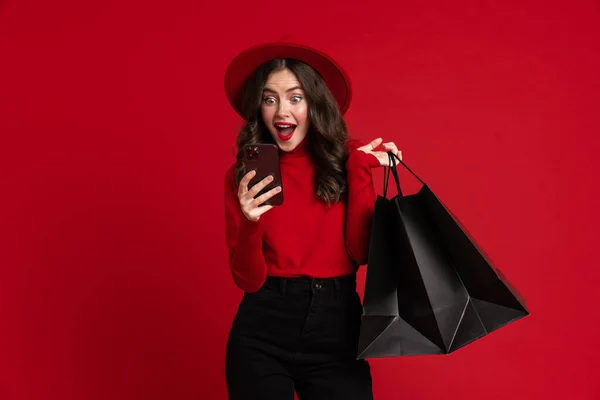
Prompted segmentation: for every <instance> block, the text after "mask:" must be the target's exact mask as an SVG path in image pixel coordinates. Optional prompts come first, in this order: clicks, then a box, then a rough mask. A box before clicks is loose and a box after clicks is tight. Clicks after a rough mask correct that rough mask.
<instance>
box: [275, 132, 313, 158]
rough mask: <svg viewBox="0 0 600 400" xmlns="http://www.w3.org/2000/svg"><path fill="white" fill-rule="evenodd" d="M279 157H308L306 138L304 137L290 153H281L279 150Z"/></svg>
mask: <svg viewBox="0 0 600 400" xmlns="http://www.w3.org/2000/svg"><path fill="white" fill-rule="evenodd" d="M279 155H280V157H281V158H288V159H289V158H296V157H306V156H308V155H309V153H308V138H307V137H306V136H305V137H304V139H302V141H301V142H300V143H299V144H298V146H296V148H295V149H294V150H292V151H283V150H281V149H279Z"/></svg>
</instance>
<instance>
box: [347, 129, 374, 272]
mask: <svg viewBox="0 0 600 400" xmlns="http://www.w3.org/2000/svg"><path fill="white" fill-rule="evenodd" d="M360 146H361V144H360V143H358V142H355V141H353V142H350V143H349V144H348V150H349V155H348V159H347V161H346V171H347V174H348V206H347V207H348V208H347V215H346V232H345V236H346V249H347V251H348V254H349V255H350V258H352V260H354V262H356V263H357V264H358V265H363V264H366V263H367V259H368V255H369V240H370V237H371V223H372V218H373V209H374V207H375V200H376V199H377V193H376V192H375V186H374V184H373V175H372V173H371V168H374V167H377V166H379V160H378V159H377V157H375V156H374V155H372V154H367V153H365V152H363V151H360V150H356V148H358V147H360Z"/></svg>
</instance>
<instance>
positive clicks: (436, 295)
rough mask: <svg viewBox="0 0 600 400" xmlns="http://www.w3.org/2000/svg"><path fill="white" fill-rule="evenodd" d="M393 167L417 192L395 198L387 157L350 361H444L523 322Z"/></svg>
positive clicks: (516, 304) (445, 221)
mask: <svg viewBox="0 0 600 400" xmlns="http://www.w3.org/2000/svg"><path fill="white" fill-rule="evenodd" d="M396 158H397V157H396ZM398 161H399V162H400V163H401V164H402V165H403V166H404V167H405V168H406V169H407V170H408V171H409V172H410V173H412V174H413V175H414V176H415V177H416V178H417V179H418V180H419V181H420V182H421V183H422V184H423V187H422V188H421V189H420V190H419V192H418V193H416V194H414V195H407V196H403V195H402V191H401V188H400V180H399V177H398V172H397V170H396V160H395V156H393V155H392V154H391V153H390V168H386V169H385V171H386V172H387V174H385V180H384V194H383V196H378V198H377V200H376V203H375V211H374V215H373V225H372V232H371V240H370V248H369V259H368V267H367V275H366V283H365V293H364V299H363V304H364V316H363V320H362V323H361V328H360V337H359V345H358V354H357V357H358V358H359V359H361V358H374V357H392V356H409V355H425V354H448V353H451V352H453V351H455V350H456V349H458V348H460V347H463V346H465V345H467V344H469V343H471V342H473V341H474V340H476V339H479V338H481V337H483V336H485V335H487V334H489V333H490V332H492V331H495V330H496V329H498V328H501V327H503V326H505V325H506V324H508V323H510V322H513V321H515V320H517V319H520V318H522V317H525V316H527V315H529V311H528V310H527V308H526V305H525V302H524V300H523V299H522V298H521V296H520V295H519V294H518V293H517V291H516V290H515V289H514V288H513V287H512V286H511V285H510V284H509V283H508V281H507V280H506V278H505V277H504V276H503V275H502V273H501V272H500V271H499V270H497V269H496V268H495V267H494V266H493V265H492V263H491V262H490V260H489V259H488V257H487V256H486V255H485V254H484V252H483V251H482V250H481V249H480V248H479V246H478V245H477V243H475V241H474V240H473V239H472V238H471V237H470V236H469V234H468V233H467V231H466V230H465V229H464V228H463V227H462V225H461V224H460V222H459V220H458V219H457V218H456V217H455V216H454V215H453V214H452V213H451V212H450V210H448V208H447V207H446V206H445V205H444V204H443V203H442V202H441V201H440V200H439V199H438V198H437V197H436V196H435V194H434V193H433V192H432V191H431V189H430V188H429V187H428V186H427V184H425V183H424V182H423V181H422V180H421V179H420V178H419V177H418V176H417V175H416V174H414V173H413V172H412V171H411V170H410V168H408V167H407V166H406V164H404V163H403V162H402V161H401V160H400V159H398ZM390 172H391V173H392V175H393V177H394V181H395V182H396V187H397V189H398V195H397V196H396V197H394V198H392V199H388V198H387V197H386V195H387V187H388V183H389V176H390ZM384 173H385V172H384Z"/></svg>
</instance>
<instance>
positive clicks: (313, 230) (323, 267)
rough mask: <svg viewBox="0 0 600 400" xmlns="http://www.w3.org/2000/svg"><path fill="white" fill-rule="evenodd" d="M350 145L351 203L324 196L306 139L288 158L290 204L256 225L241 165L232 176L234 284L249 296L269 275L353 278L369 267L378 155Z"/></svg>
mask: <svg viewBox="0 0 600 400" xmlns="http://www.w3.org/2000/svg"><path fill="white" fill-rule="evenodd" d="M361 145H362V144H360V143H358V142H356V141H351V142H349V143H348V151H349V156H348V160H347V162H346V170H347V174H348V200H347V202H346V201H344V202H339V203H335V204H332V205H331V206H328V205H327V204H326V203H325V202H323V201H322V200H320V199H319V198H318V197H317V196H316V188H315V183H314V173H315V167H314V165H313V163H312V161H311V158H310V156H309V154H308V149H307V140H306V139H305V140H303V141H302V142H301V143H300V145H298V146H297V147H296V148H295V149H294V150H293V151H291V152H283V151H281V152H280V154H281V157H280V164H281V179H282V186H283V190H284V193H285V194H284V196H285V200H284V203H283V205H281V206H276V207H274V208H273V209H271V210H269V211H267V212H266V213H265V214H263V215H262V216H261V218H260V220H259V221H257V222H253V221H250V220H248V219H247V218H246V217H245V216H244V215H243V214H242V211H241V208H240V203H239V200H238V197H237V192H238V189H237V186H236V184H235V181H234V179H233V172H234V168H235V165H233V166H232V167H231V168H230V169H229V170H227V172H226V174H225V223H226V241H227V247H228V250H229V266H230V268H231V273H232V275H233V280H234V282H235V283H236V285H237V286H238V287H240V288H241V289H242V290H244V291H245V292H248V293H254V292H256V291H258V290H259V289H260V288H261V287H262V285H263V284H264V282H265V279H266V277H267V275H269V276H282V277H298V276H308V277H314V278H323V277H334V276H341V275H346V274H350V273H353V272H354V271H355V264H357V265H362V264H366V262H367V254H368V249H369V238H370V234H371V218H372V215H373V207H374V204H375V199H376V197H377V194H376V192H375V188H374V185H373V178H372V174H371V168H372V167H376V166H379V161H378V160H377V158H376V157H375V156H373V155H370V154H366V153H364V152H362V151H360V150H356V148H357V147H360V146H361Z"/></svg>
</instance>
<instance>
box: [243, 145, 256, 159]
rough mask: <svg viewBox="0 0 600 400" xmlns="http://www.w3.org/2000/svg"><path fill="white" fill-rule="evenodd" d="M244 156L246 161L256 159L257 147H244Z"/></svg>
mask: <svg viewBox="0 0 600 400" xmlns="http://www.w3.org/2000/svg"><path fill="white" fill-rule="evenodd" d="M246 155H247V157H248V159H252V158H254V157H258V147H246Z"/></svg>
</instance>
